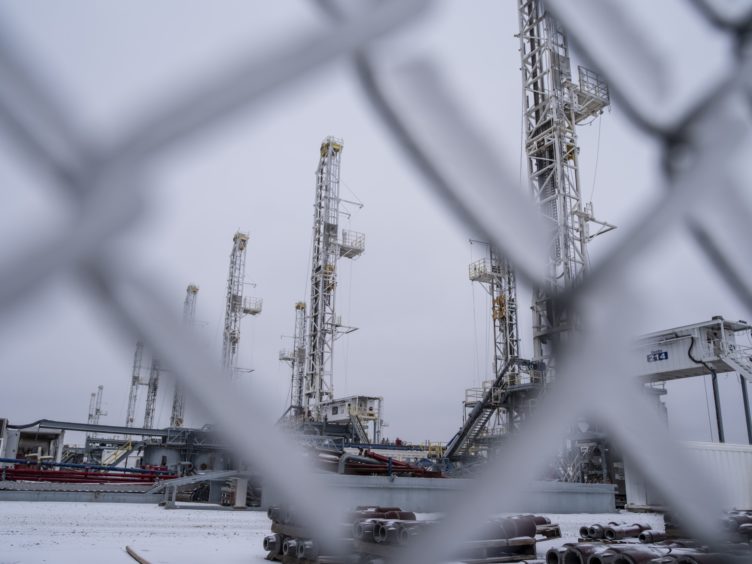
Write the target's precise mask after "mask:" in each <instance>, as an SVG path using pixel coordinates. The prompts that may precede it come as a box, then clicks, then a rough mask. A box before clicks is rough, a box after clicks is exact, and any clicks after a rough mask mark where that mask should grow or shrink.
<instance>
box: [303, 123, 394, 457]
mask: <svg viewBox="0 0 752 564" xmlns="http://www.w3.org/2000/svg"><path fill="white" fill-rule="evenodd" d="M342 148H343V144H342V140H341V139H337V138H335V137H331V136H330V137H326V138H325V139H324V140H323V142H322V143H321V147H320V151H319V156H320V158H319V165H318V167H317V169H316V197H315V201H314V217H313V247H312V253H311V257H312V258H311V278H310V283H311V300H310V310H309V313H308V327H307V332H306V339H305V341H306V345H305V355H306V356H305V359H306V360H305V370H304V372H303V383H302V405H301V407H302V409H301V412H302V418H303V420H304V421H305V422H306V424H308V425H311V426H317V427H318V428H319V430H320V431H321V432H322V434H327V433H336V432H340V433H342V434H345V433H348V434H349V435H350V437H352V438H353V439H354V440H356V441H359V442H369V441H370V440H371V438H373V440H374V441H375V440H378V437H379V435H380V432H381V431H380V429H381V403H382V399H381V398H379V397H367V396H351V397H346V398H339V399H335V397H334V386H333V367H334V343H335V341H336V340H337V338H338V337H340V336H341V335H344V334H346V333H351V332H353V331H355V328H353V327H346V326H344V325H342V323H341V320H340V318H339V316H337V314H336V307H335V305H336V301H335V297H336V289H337V263H338V261H339V259H340V258H348V259H355V258H357V257H359V256H360V255H362V254H363V251H364V250H365V235H364V234H363V233H358V232H355V231H350V230H347V229H343V230H342V233H341V236H340V232H339V221H340V216H341V215H343V214H345V213H346V212H345V211H344V210H342V209H341V205H342V204H349V205H354V206H357V207H361V204H360V203H357V202H351V201H347V200H343V199H342V198H340V194H339V185H340V160H341V156H342ZM368 422H373V425H374V429H373V432H372V437H369V436H368V433H367V430H366V428H365V427H364V423H365V424H368Z"/></svg>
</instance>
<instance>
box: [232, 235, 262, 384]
mask: <svg viewBox="0 0 752 564" xmlns="http://www.w3.org/2000/svg"><path fill="white" fill-rule="evenodd" d="M247 246H248V234H247V233H242V232H240V231H238V232H237V233H235V235H234V236H233V238H232V252H231V253H230V269H229V273H228V275H227V299H226V301H225V328H224V333H223V338H222V366H223V368H224V370H225V372H227V374H228V375H229V376H230V377H231V378H235V370H236V368H237V359H238V343H239V342H240V321H241V319H243V317H245V316H246V315H258V314H259V313H261V307H262V301H261V299H260V298H251V297H244V296H243V290H244V287H245V252H246V247H247Z"/></svg>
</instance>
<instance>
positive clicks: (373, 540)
mask: <svg viewBox="0 0 752 564" xmlns="http://www.w3.org/2000/svg"><path fill="white" fill-rule="evenodd" d="M434 523H435V521H415V520H412V519H388V518H386V519H384V518H370V519H363V520H361V521H358V522H356V523H355V524H354V525H353V538H354V539H355V548H356V551H357V552H359V553H361V554H364V555H369V556H370V557H378V558H381V559H384V560H392V559H394V558H397V557H399V555H400V553H401V549H402V547H404V546H405V545H408V544H410V543H411V542H412V541H413V540H414V539H415V538H417V537H419V536H420V535H422V534H423V533H424V532H425V531H426V530H428V529H429V528H430V527H432V526H433V524H434ZM539 524H550V522H548V523H546V520H545V518H543V517H536V516H533V515H521V516H517V517H508V518H503V519H494V520H491V521H489V522H488V524H487V525H486V527H484V529H483V530H482V531H481V532H480V533H479V534H477V535H476V536H475V537H474V538H473V539H471V540H469V541H466V542H464V543H461V545H460V546H459V547H458V550H457V552H456V553H455V554H454V555H453V556H452V558H453V559H457V560H463V561H472V562H489V563H490V562H502V561H503V562H514V561H523V560H529V559H534V558H535V535H536V528H537V526H538V525H539Z"/></svg>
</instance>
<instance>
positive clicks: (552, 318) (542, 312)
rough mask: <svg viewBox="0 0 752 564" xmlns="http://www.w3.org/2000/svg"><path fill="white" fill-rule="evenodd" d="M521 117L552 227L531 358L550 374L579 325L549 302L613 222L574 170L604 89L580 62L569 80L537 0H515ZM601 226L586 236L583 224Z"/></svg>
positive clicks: (564, 57) (554, 26)
mask: <svg viewBox="0 0 752 564" xmlns="http://www.w3.org/2000/svg"><path fill="white" fill-rule="evenodd" d="M519 20H520V34H519V38H520V53H521V57H522V84H523V104H524V110H523V121H524V129H525V153H526V155H527V169H528V177H529V182H530V187H531V189H532V191H533V195H534V197H535V200H536V202H537V203H538V205H539V206H540V209H541V211H542V215H543V217H544V219H545V220H546V223H547V224H548V226H549V228H550V232H551V237H552V238H551V245H550V253H549V257H548V272H547V274H548V276H547V281H546V283H545V284H544V285H542V286H540V287H537V288H534V290H533V292H534V294H533V308H532V309H533V359H534V360H535V361H544V362H545V363H546V364H547V365H548V367H547V372H548V373H547V376H548V377H550V376H551V375H552V368H553V367H552V366H551V351H552V346H553V345H554V344H555V343H556V342H557V341H559V340H561V339H565V338H566V333H567V332H568V331H571V330H572V329H573V328H574V326H575V324H576V322H575V320H574V319H572V318H571V317H570V315H569V314H568V313H567V312H566V311H563V310H560V309H559V308H557V307H556V305H555V304H553V303H552V299H553V298H554V297H555V296H556V295H557V294H559V293H560V292H561V291H562V290H563V289H564V288H567V287H569V286H571V285H572V284H576V283H577V282H578V281H579V280H580V279H581V278H582V275H583V273H584V272H585V271H586V270H587V268H588V257H587V242H588V241H589V240H590V239H591V238H592V237H594V236H595V235H598V234H600V233H604V232H605V231H608V230H610V229H613V228H614V227H613V226H612V225H609V224H607V223H604V222H599V221H597V220H595V219H594V218H593V217H592V208H591V206H590V205H587V206H583V203H582V196H581V191H580V178H579V171H578V153H579V148H578V146H577V132H576V125H577V124H580V123H582V122H583V121H585V120H589V119H592V118H594V117H595V116H597V115H599V114H600V113H601V112H602V111H603V109H604V108H605V107H606V106H608V104H609V94H608V87H607V86H606V83H605V82H604V81H603V80H602V79H601V78H600V77H599V76H598V75H596V74H595V73H594V72H592V71H589V70H587V69H585V68H583V67H579V85H575V84H574V83H573V82H572V73H571V69H570V58H569V48H568V45H567V38H566V35H565V34H564V31H563V30H562V28H561V26H560V25H559V23H558V22H557V21H556V20H555V19H554V18H553V17H552V16H551V15H550V14H549V13H548V12H547V11H546V10H545V8H544V6H543V3H542V2H541V1H540V0H520V1H519ZM589 222H592V223H596V224H598V225H599V226H600V230H599V232H598V233H596V234H595V235H592V236H591V235H589V233H588V223H589Z"/></svg>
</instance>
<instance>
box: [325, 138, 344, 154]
mask: <svg viewBox="0 0 752 564" xmlns="http://www.w3.org/2000/svg"><path fill="white" fill-rule="evenodd" d="M342 148H343V144H342V139H338V138H336V137H334V136H332V135H329V136H328V137H326V138H324V140H323V141H322V142H321V156H322V157H325V156H327V155H328V154H329V150H330V149H331V152H332V153H340V152H342Z"/></svg>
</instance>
